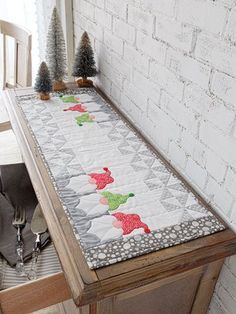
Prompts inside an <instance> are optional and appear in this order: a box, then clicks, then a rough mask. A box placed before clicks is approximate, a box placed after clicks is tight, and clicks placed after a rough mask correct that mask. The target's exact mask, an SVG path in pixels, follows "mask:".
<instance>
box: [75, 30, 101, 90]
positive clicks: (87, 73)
mask: <svg viewBox="0 0 236 314" xmlns="http://www.w3.org/2000/svg"><path fill="white" fill-rule="evenodd" d="M96 74H97V70H96V66H95V60H94V54H93V49H92V47H91V43H90V39H89V36H88V34H87V32H84V33H83V35H82V37H81V41H80V44H79V47H78V49H77V53H76V55H75V62H74V66H73V73H72V75H73V76H74V77H81V79H79V80H77V83H78V85H79V87H91V86H93V81H92V80H88V77H93V76H95V75H96Z"/></svg>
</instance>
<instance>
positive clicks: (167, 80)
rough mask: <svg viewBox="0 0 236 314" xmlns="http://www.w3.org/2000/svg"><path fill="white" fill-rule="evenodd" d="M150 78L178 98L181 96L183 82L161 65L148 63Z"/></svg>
mask: <svg viewBox="0 0 236 314" xmlns="http://www.w3.org/2000/svg"><path fill="white" fill-rule="evenodd" d="M150 78H151V79H152V80H153V81H154V82H156V83H157V84H158V85H159V86H161V87H162V88H164V89H165V90H166V91H167V92H168V93H170V94H171V95H172V96H173V97H176V98H177V99H178V100H181V99H182V98H183V89H184V83H183V82H182V81H180V79H179V78H177V77H176V75H175V74H174V73H173V72H171V71H170V70H168V69H167V68H166V67H164V66H163V65H160V64H158V63H155V62H151V63H150Z"/></svg>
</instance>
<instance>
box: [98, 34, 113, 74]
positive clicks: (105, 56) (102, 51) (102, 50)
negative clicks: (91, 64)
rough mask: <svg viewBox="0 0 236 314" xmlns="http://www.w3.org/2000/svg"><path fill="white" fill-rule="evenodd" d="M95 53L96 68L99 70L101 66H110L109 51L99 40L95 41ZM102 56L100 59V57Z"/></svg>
mask: <svg viewBox="0 0 236 314" xmlns="http://www.w3.org/2000/svg"><path fill="white" fill-rule="evenodd" d="M95 53H96V56H97V59H98V60H97V67H98V68H100V67H101V64H103V63H104V62H105V63H109V64H111V51H110V50H109V48H108V47H107V46H105V45H104V43H103V42H101V41H100V40H98V39H97V40H95ZM101 56H102V57H101Z"/></svg>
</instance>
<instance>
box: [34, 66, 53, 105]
mask: <svg viewBox="0 0 236 314" xmlns="http://www.w3.org/2000/svg"><path fill="white" fill-rule="evenodd" d="M34 89H35V91H36V92H38V93H39V97H40V99H42V100H48V99H50V92H51V91H52V80H51V78H50V73H49V70H48V67H47V64H46V63H45V62H42V63H41V64H40V67H39V71H38V74H37V77H36V80H35V85H34Z"/></svg>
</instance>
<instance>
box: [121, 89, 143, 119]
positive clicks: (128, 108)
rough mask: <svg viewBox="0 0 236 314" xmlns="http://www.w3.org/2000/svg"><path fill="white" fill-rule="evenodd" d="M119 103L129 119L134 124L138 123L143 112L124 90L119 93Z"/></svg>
mask: <svg viewBox="0 0 236 314" xmlns="http://www.w3.org/2000/svg"><path fill="white" fill-rule="evenodd" d="M121 104H122V110H123V111H125V112H126V114H127V115H128V117H129V118H130V119H131V121H133V122H134V123H135V124H136V125H140V123H141V121H142V116H143V112H142V111H141V110H140V108H139V107H137V106H136V105H135V103H134V102H133V101H131V100H130V99H129V97H127V96H126V95H125V94H124V92H123V93H122V94H121Z"/></svg>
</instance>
